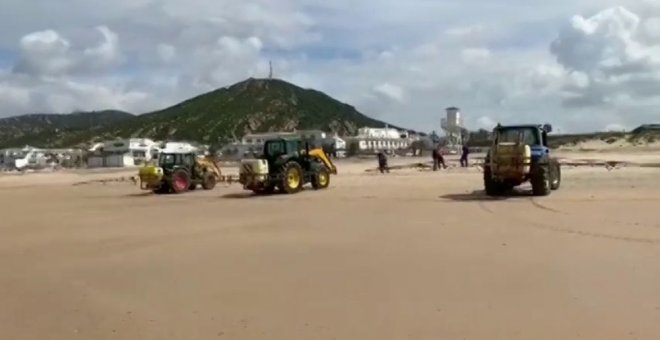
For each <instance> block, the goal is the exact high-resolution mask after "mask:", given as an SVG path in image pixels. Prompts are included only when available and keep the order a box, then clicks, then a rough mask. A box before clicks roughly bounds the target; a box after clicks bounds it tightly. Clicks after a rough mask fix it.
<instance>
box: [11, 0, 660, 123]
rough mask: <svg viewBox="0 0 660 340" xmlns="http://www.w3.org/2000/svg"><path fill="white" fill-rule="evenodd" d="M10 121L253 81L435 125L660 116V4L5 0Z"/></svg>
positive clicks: (636, 0) (388, 117) (140, 104)
mask: <svg viewBox="0 0 660 340" xmlns="http://www.w3.org/2000/svg"><path fill="white" fill-rule="evenodd" d="M1 2H2V5H1V7H2V10H1V11H0V117H7V116H13V115H18V114H25V113H35V112H39V113H47V112H48V113H49V112H72V111H75V110H100V109H120V110H126V111H129V112H132V113H144V112H149V111H153V110H157V109H162V108H165V107H167V106H170V105H173V104H176V103H178V102H180V101H182V100H185V99H187V98H190V97H192V96H195V95H198V94H201V93H204V92H207V91H210V90H213V89H216V88H220V87H224V86H227V85H231V84H233V83H235V82H238V81H241V80H244V79H246V78H248V77H255V78H263V77H267V76H268V68H269V67H268V65H269V61H271V60H272V63H273V66H274V76H275V77H276V78H280V79H284V80H286V81H290V82H293V83H295V84H297V85H299V86H302V87H305V88H314V89H318V90H321V91H324V92H326V93H328V94H329V95H331V96H333V97H335V98H337V99H339V100H341V101H344V102H347V103H349V104H351V105H353V106H355V107H356V108H357V109H358V110H359V111H361V112H363V113H365V114H367V115H369V116H372V117H374V118H378V119H382V120H385V121H387V122H390V123H392V124H396V125H401V126H406V127H408V128H413V129H417V130H420V131H432V130H438V131H439V130H440V126H439V125H440V119H441V118H442V117H443V116H444V108H445V107H449V106H457V107H459V108H461V112H462V115H463V116H464V117H465V124H466V125H467V127H468V128H470V129H471V130H472V129H478V128H486V129H491V128H492V127H493V126H494V125H495V124H496V123H497V122H501V123H502V124H514V123H551V124H552V125H553V126H554V128H555V130H558V131H560V132H564V133H569V132H587V131H596V130H621V129H631V128H634V127H636V126H638V125H640V124H643V123H654V122H655V123H659V122H660V1H655V0H619V1H611V0H554V1H543V2H541V1H530V0H524V1H523V0H479V1H477V0H407V1H402V0H399V1H395V0H361V1H348V0H333V1H321V0H277V1H275V0H243V1H236V0H186V1H181V0H113V1H106V0H59V1H52V0H29V1H25V0H1Z"/></svg>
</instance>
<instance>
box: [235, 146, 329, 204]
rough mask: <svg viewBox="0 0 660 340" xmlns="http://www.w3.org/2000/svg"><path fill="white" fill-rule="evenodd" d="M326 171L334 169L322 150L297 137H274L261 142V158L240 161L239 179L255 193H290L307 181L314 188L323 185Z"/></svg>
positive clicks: (327, 179)
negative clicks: (262, 146) (262, 147)
mask: <svg viewBox="0 0 660 340" xmlns="http://www.w3.org/2000/svg"><path fill="white" fill-rule="evenodd" d="M330 174H337V168H336V167H335V165H334V164H333V163H332V161H331V160H330V158H328V157H327V156H326V154H325V152H324V151H323V149H321V148H314V149H311V148H310V145H309V143H304V142H303V141H302V140H300V139H285V138H276V139H271V140H267V141H266V142H265V143H264V151H263V155H262V156H261V157H259V158H256V159H244V160H242V161H241V165H240V169H239V182H240V183H241V184H243V188H244V189H246V190H252V191H253V192H255V193H257V194H269V193H272V192H274V191H275V189H279V190H280V191H281V192H284V193H288V194H293V193H297V192H299V191H300V190H302V187H303V185H305V184H307V183H311V185H312V187H313V188H314V189H317V190H318V189H325V188H327V187H328V186H329V185H330Z"/></svg>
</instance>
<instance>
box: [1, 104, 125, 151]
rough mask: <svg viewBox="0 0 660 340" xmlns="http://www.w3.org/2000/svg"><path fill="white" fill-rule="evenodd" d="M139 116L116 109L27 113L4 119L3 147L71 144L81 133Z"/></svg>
mask: <svg viewBox="0 0 660 340" xmlns="http://www.w3.org/2000/svg"><path fill="white" fill-rule="evenodd" d="M133 119H135V116H134V115H132V114H130V113H127V112H123V111H116V110H105V111H91V112H75V113H70V114H49V113H42V114H27V115H22V116H15V117H9V118H3V119H0V147H21V146H24V145H38V146H68V144H67V143H68V142H69V141H71V142H73V143H74V144H75V143H77V142H78V141H77V139H78V138H77V137H79V136H80V135H81V134H85V135H87V134H93V133H96V132H99V131H101V130H102V129H103V128H106V127H108V126H111V125H113V124H117V123H120V122H126V121H132V120H133Z"/></svg>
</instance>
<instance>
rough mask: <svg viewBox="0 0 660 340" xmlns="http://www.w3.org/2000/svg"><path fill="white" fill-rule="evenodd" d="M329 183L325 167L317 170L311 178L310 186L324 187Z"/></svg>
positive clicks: (328, 175)
mask: <svg viewBox="0 0 660 340" xmlns="http://www.w3.org/2000/svg"><path fill="white" fill-rule="evenodd" d="M329 185H330V173H329V172H328V170H326V168H325V167H323V168H320V169H319V171H318V172H317V173H316V174H315V175H314V177H313V178H312V188H314V189H316V190H318V189H325V188H327V187H328V186H329Z"/></svg>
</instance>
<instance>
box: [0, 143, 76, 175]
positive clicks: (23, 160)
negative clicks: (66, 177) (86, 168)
mask: <svg viewBox="0 0 660 340" xmlns="http://www.w3.org/2000/svg"><path fill="white" fill-rule="evenodd" d="M81 161H82V150H78V149H41V148H35V147H31V146H25V147H23V148H20V149H19V148H13V149H4V150H0V169H5V170H14V169H18V170H22V169H41V168H45V167H48V166H65V167H73V166H76V165H79V163H80V162H81Z"/></svg>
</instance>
